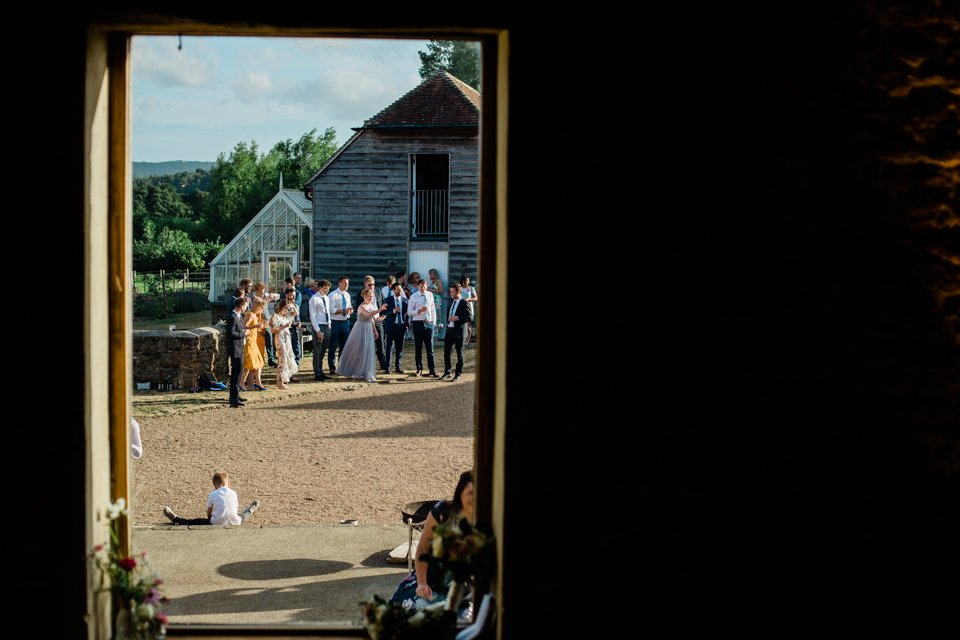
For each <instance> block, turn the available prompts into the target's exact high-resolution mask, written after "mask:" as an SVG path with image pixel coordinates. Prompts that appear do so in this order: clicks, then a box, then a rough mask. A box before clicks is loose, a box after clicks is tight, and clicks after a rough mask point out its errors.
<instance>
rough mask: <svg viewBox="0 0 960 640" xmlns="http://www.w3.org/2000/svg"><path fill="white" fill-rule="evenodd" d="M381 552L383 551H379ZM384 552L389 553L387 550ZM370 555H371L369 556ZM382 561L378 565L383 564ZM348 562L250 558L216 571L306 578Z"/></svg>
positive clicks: (265, 577) (245, 575)
mask: <svg viewBox="0 0 960 640" xmlns="http://www.w3.org/2000/svg"><path fill="white" fill-rule="evenodd" d="M380 553H383V552H380ZM386 553H390V551H389V550H387V552H386ZM371 557H372V556H371ZM368 559H369V558H368ZM385 564H386V563H385V562H382V563H381V564H380V565H376V566H384V565H385ZM352 566H353V565H352V564H350V563H349V562H340V561H337V560H315V559H310V558H291V559H289V560H250V561H245V562H231V563H229V564H224V565H221V566H220V567H218V568H217V573H219V574H220V575H222V576H224V577H227V578H234V579H236V580H282V579H284V578H306V577H307V576H324V575H327V574H329V573H336V572H337V571H343V570H345V569H349V568H350V567H352Z"/></svg>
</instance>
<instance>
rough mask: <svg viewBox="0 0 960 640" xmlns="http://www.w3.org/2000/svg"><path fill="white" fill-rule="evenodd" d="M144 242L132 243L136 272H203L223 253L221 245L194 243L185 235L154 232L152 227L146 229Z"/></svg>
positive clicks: (178, 232)
mask: <svg viewBox="0 0 960 640" xmlns="http://www.w3.org/2000/svg"><path fill="white" fill-rule="evenodd" d="M143 238H144V239H143V240H134V241H133V268H134V270H135V271H155V270H158V269H169V268H170V267H171V266H173V267H176V268H186V269H202V268H203V267H204V265H206V264H207V263H208V262H209V261H210V260H212V259H213V257H214V256H216V255H217V254H218V253H219V252H220V250H221V249H223V244H221V243H220V242H195V241H194V240H191V239H190V236H189V235H187V233H186V232H185V231H182V230H180V229H170V228H163V229H161V230H160V231H156V230H155V228H154V227H153V226H152V224H151V225H149V226H147V227H146V228H145V231H144V233H143Z"/></svg>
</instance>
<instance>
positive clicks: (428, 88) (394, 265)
mask: <svg viewBox="0 0 960 640" xmlns="http://www.w3.org/2000/svg"><path fill="white" fill-rule="evenodd" d="M479 126H480V94H479V93H478V92H477V91H475V90H474V89H473V88H472V87H470V86H469V85H467V84H465V83H464V82H461V81H460V80H459V79H457V78H455V77H454V76H452V75H450V74H449V73H446V72H440V73H437V74H435V75H433V76H431V77H430V78H427V79H426V80H424V81H423V82H422V83H421V84H420V85H419V86H417V87H416V88H415V89H413V90H411V91H410V92H409V93H407V94H406V95H404V96H402V97H401V98H400V99H398V100H397V101H396V102H394V103H393V104H391V105H390V106H388V107H387V108H385V109H384V110H383V111H381V112H380V113H378V114H377V115H375V116H373V117H372V118H370V119H368V120H367V121H366V122H364V123H363V126H361V127H356V128H355V129H354V131H355V132H356V133H355V134H354V135H353V136H352V137H351V138H350V139H349V140H348V141H347V142H346V144H344V145H343V147H341V148H340V150H339V151H338V152H337V153H336V154H335V155H334V156H333V157H332V158H331V159H330V161H329V162H327V163H326V164H325V165H324V166H323V167H322V168H321V169H320V170H319V171H318V172H317V173H316V174H315V175H314V176H313V177H311V178H310V180H308V181H307V183H306V185H304V193H305V195H306V197H307V198H308V199H311V200H312V202H313V243H314V244H313V248H314V250H313V256H314V260H313V261H312V263H311V265H310V267H311V268H310V273H311V275H312V276H313V277H315V278H326V279H328V280H330V281H331V282H333V283H336V281H337V278H339V277H340V276H347V277H349V278H350V279H351V281H352V282H351V289H352V290H356V289H357V288H358V285H359V282H358V280H359V279H360V278H362V277H363V276H364V275H366V274H371V275H373V276H375V277H376V278H377V281H378V282H379V283H382V282H383V278H384V276H385V275H387V274H388V273H394V272H396V271H398V270H400V269H405V270H406V271H408V272H411V271H419V272H420V273H421V274H422V275H423V276H424V277H426V273H427V270H428V269H430V268H435V269H437V270H438V271H439V272H440V276H441V279H442V280H443V282H444V283H445V284H448V283H449V282H451V276H452V280H455V281H459V279H460V277H461V276H463V275H465V274H466V275H470V276H473V277H474V278H476V273H477V240H478V238H477V216H478V193H479V191H478V186H479V162H478V161H479V150H478V133H479Z"/></svg>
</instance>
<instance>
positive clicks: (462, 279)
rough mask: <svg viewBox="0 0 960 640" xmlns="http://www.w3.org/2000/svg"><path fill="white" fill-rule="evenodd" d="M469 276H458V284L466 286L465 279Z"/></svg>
mask: <svg viewBox="0 0 960 640" xmlns="http://www.w3.org/2000/svg"><path fill="white" fill-rule="evenodd" d="M469 278H470V276H463V277H462V278H460V284H462V285H463V286H467V280H468V279H469Z"/></svg>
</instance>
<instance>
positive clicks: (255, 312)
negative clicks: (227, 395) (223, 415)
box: [240, 298, 266, 391]
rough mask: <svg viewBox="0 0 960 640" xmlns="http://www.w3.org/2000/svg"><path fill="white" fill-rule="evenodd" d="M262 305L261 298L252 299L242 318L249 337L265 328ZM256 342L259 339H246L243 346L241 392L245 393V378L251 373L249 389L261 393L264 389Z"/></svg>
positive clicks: (261, 354) (260, 354) (261, 364)
mask: <svg viewBox="0 0 960 640" xmlns="http://www.w3.org/2000/svg"><path fill="white" fill-rule="evenodd" d="M264 304H265V303H264V301H263V298H254V299H253V306H252V307H251V308H250V310H249V311H247V313H246V314H245V315H244V316H243V326H244V328H246V329H249V330H250V333H249V335H250V336H253V335H254V334H256V335H257V336H259V335H260V333H261V330H262V329H263V327H264V326H266V323H265V322H264V321H263V306H264ZM258 342H259V338H258V339H257V340H249V339H248V340H247V341H246V342H245V343H244V345H243V380H242V381H241V382H240V389H241V390H242V391H247V389H246V385H247V378H248V377H249V376H250V374H251V373H253V378H254V379H253V382H252V384H251V387H252V388H254V389H259V390H261V391H262V390H263V389H264V387H263V385H262V384H261V383H260V372H261V371H262V370H263V353H262V352H261V351H260V345H259V344H258Z"/></svg>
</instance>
